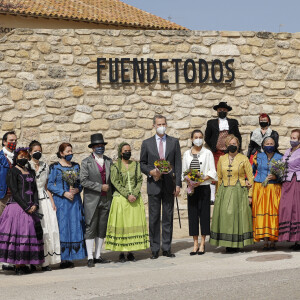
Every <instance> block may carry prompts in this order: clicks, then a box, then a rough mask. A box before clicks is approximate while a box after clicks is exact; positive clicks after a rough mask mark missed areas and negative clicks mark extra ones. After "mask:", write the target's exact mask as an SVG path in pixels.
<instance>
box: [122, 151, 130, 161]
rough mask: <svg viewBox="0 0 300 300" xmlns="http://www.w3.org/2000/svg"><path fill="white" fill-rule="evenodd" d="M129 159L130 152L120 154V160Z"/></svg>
mask: <svg viewBox="0 0 300 300" xmlns="http://www.w3.org/2000/svg"><path fill="white" fill-rule="evenodd" d="M130 157H131V152H125V153H123V154H122V158H123V159H125V160H129V159H130Z"/></svg>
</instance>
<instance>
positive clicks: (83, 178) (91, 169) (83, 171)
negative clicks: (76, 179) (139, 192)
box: [80, 154, 113, 225]
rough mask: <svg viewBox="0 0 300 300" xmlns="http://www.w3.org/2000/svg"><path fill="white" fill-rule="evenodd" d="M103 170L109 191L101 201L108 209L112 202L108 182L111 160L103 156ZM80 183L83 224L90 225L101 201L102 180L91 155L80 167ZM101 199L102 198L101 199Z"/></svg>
mask: <svg viewBox="0 0 300 300" xmlns="http://www.w3.org/2000/svg"><path fill="white" fill-rule="evenodd" d="M103 158H104V163H105V169H106V184H109V191H108V192H107V196H106V198H105V199H103V200H104V201H105V202H106V203H105V204H106V206H107V208H108V209H109V208H110V203H111V200H112V190H111V188H112V186H111V182H110V166H111V165H112V163H113V162H112V160H111V159H110V158H109V157H107V156H105V155H103ZM80 183H81V185H82V187H83V188H84V190H83V205H84V215H85V223H86V224H88V225H89V224H90V223H91V220H92V217H93V215H94V213H95V210H96V208H97V207H98V205H99V202H100V200H101V189H102V185H103V183H102V179H101V175H100V172H99V169H98V166H97V163H96V161H95V159H94V157H93V155H92V154H91V155H90V156H89V157H87V158H85V159H84V160H83V161H82V163H81V167H80ZM102 198H103V197H102Z"/></svg>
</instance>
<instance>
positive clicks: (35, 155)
mask: <svg viewBox="0 0 300 300" xmlns="http://www.w3.org/2000/svg"><path fill="white" fill-rule="evenodd" d="M32 157H33V158H34V159H36V160H39V159H40V158H41V157H42V153H41V152H39V151H38V152H34V153H33V154H32Z"/></svg>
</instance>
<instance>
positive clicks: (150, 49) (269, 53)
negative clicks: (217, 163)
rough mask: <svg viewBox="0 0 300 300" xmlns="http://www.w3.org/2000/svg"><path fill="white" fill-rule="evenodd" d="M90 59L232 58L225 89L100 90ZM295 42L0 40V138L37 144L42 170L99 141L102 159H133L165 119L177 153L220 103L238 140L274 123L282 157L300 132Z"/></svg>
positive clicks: (101, 34)
mask: <svg viewBox="0 0 300 300" xmlns="http://www.w3.org/2000/svg"><path fill="white" fill-rule="evenodd" d="M97 57H106V58H110V57H111V58H118V57H128V58H135V57H137V58H154V59H159V58H169V59H172V58H182V59H187V58H192V59H199V58H203V59H205V60H207V61H212V60H213V59H216V58H218V59H220V60H222V61H225V60H226V59H228V58H234V64H233V68H234V70H235V75H236V78H235V80H234V81H233V82H232V83H231V84H224V83H221V84H214V83H207V84H199V83H194V84H188V83H180V84H165V85H164V84H160V83H159V82H155V83H153V84H140V83H137V84H115V85H111V84H109V83H103V84H101V85H100V86H99V85H98V84H97V76H96V75H97V64H96V61H97ZM299 84H300V33H295V34H290V33H277V34H274V33H267V32H258V33H256V32H217V31H138V30H137V31H133V30H128V31H126V30H125V31H119V30H116V31H113V30H92V29H91V30H89V29H77V30H72V29H64V30H46V29H43V30H38V29H33V30H31V29H16V30H14V31H12V32H10V33H9V34H8V35H6V36H5V37H3V38H2V39H1V40H0V102H1V107H0V116H1V124H0V127H1V132H0V134H2V133H3V132H5V131H7V130H12V129H15V130H16V131H17V134H18V137H19V144H21V145H25V144H28V142H30V141H31V140H32V139H37V140H39V141H40V142H41V143H42V144H43V147H44V153H45V157H47V159H48V161H49V162H50V161H54V160H56V157H55V154H54V153H55V152H56V151H57V147H58V145H59V143H61V142H62V141H69V142H71V143H72V145H73V146H74V152H75V158H74V159H75V160H76V161H78V162H80V161H81V159H82V158H84V157H85V156H86V155H87V153H88V148H87V145H88V143H89V139H90V135H91V134H92V133H96V132H103V134H104V137H105V139H106V141H107V142H108V145H107V154H108V155H110V156H112V157H113V158H116V146H117V144H118V143H119V142H121V141H123V140H126V141H129V142H130V143H131V145H132V147H133V156H134V158H135V159H138V158H139V151H140V146H141V142H142V140H143V139H145V138H148V137H150V136H151V135H152V134H153V131H152V130H151V128H152V117H153V116H154V115H155V114H156V113H160V114H164V115H166V116H167V118H168V124H169V129H168V133H169V134H170V135H173V136H176V137H179V138H180V144H181V147H182V152H183V151H184V150H186V149H187V148H188V147H189V145H190V144H189V143H190V142H189V141H188V139H189V135H190V132H191V131H192V130H193V129H195V128H201V129H205V124H206V121H207V120H208V119H210V118H212V117H214V116H215V115H216V113H215V112H214V110H213V109H212V107H213V105H215V104H217V103H218V102H219V101H221V100H222V101H227V102H228V104H229V105H232V106H233V111H232V112H231V113H230V116H232V117H234V118H237V119H238V120H239V123H240V131H241V133H242V135H243V149H244V150H245V148H246V145H247V144H248V141H249V133H250V131H251V130H253V129H254V128H256V127H257V125H258V114H259V113H261V112H266V113H269V114H270V115H271V118H272V128H273V129H275V130H277V131H278V132H279V134H280V148H281V149H283V148H286V147H287V146H288V141H289V132H290V130H291V129H292V128H295V127H298V128H299V127H300V117H299V113H300V107H299V103H300V92H299Z"/></svg>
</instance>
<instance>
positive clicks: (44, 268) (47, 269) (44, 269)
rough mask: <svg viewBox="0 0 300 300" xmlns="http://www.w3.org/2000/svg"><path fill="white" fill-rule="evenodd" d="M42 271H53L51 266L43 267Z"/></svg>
mask: <svg viewBox="0 0 300 300" xmlns="http://www.w3.org/2000/svg"><path fill="white" fill-rule="evenodd" d="M42 271H43V272H46V271H52V269H51V268H50V267H49V266H47V267H42Z"/></svg>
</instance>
